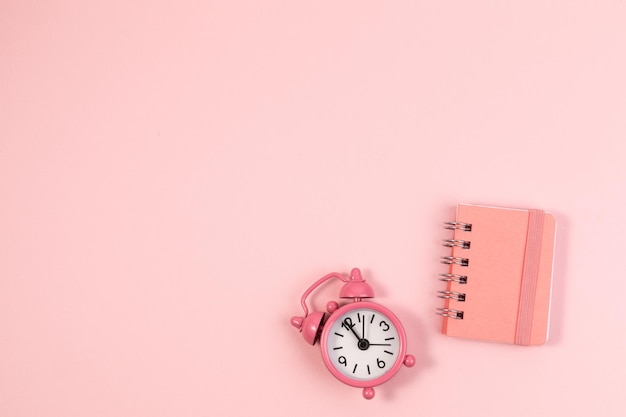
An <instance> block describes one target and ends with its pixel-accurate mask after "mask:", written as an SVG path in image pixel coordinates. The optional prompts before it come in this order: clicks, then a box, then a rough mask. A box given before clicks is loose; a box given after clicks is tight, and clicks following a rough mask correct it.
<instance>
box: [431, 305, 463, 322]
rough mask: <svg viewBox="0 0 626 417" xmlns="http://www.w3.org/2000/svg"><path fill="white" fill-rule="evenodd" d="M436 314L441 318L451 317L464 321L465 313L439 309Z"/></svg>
mask: <svg viewBox="0 0 626 417" xmlns="http://www.w3.org/2000/svg"><path fill="white" fill-rule="evenodd" d="M437 310H438V311H437V312H436V313H435V314H439V315H440V316H444V317H450V318H451V319H457V320H463V312H462V311H460V310H453V309H451V308H438V309H437Z"/></svg>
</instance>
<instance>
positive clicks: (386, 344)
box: [369, 343, 391, 346]
mask: <svg viewBox="0 0 626 417" xmlns="http://www.w3.org/2000/svg"><path fill="white" fill-rule="evenodd" d="M369 345H370V346H391V343H370V344H369Z"/></svg>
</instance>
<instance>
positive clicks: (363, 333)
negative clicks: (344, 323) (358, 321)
mask: <svg viewBox="0 0 626 417" xmlns="http://www.w3.org/2000/svg"><path fill="white" fill-rule="evenodd" d="M361 334H362V335H363V339H365V314H363V332H361Z"/></svg>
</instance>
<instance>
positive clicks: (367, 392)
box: [363, 387, 376, 400]
mask: <svg viewBox="0 0 626 417" xmlns="http://www.w3.org/2000/svg"><path fill="white" fill-rule="evenodd" d="M374 394H376V392H374V388H371V387H369V388H363V398H365V399H366V400H371V399H372V398H374Z"/></svg>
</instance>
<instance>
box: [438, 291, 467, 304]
mask: <svg viewBox="0 0 626 417" xmlns="http://www.w3.org/2000/svg"><path fill="white" fill-rule="evenodd" d="M437 292H438V293H439V295H438V296H437V297H439V298H448V299H450V300H456V301H461V302H463V301H465V294H463V293H462V292H457V291H437Z"/></svg>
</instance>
